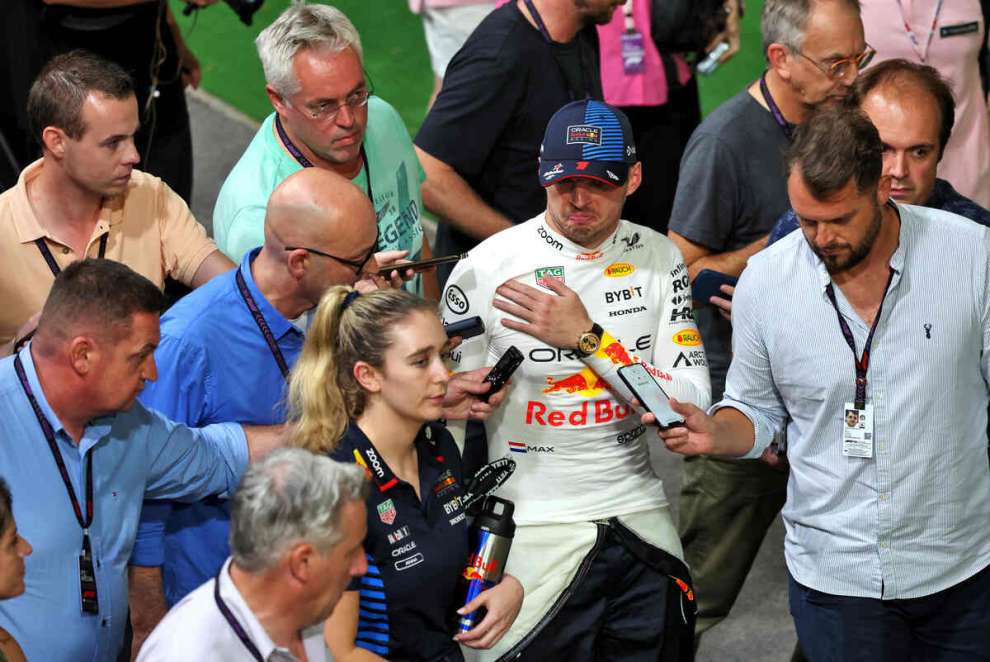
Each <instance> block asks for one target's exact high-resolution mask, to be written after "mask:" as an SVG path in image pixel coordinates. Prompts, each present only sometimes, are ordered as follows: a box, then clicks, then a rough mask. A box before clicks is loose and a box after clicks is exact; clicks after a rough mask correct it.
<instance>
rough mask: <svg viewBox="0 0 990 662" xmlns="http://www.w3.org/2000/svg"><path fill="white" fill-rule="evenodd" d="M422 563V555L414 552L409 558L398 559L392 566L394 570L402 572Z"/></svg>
mask: <svg viewBox="0 0 990 662" xmlns="http://www.w3.org/2000/svg"><path fill="white" fill-rule="evenodd" d="M422 562H423V555H422V554H420V553H419V552H416V553H415V554H413V555H412V556H410V557H407V558H404V559H399V560H398V561H396V562H395V563H394V565H395V569H396V570H398V571H399V572H402V571H403V570H408V569H409V568H411V567H413V566H416V565H419V564H420V563H422Z"/></svg>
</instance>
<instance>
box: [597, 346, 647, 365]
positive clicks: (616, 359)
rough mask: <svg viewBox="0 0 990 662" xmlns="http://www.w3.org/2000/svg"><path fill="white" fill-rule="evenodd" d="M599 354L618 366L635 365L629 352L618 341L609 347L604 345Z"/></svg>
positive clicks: (599, 349)
mask: <svg viewBox="0 0 990 662" xmlns="http://www.w3.org/2000/svg"><path fill="white" fill-rule="evenodd" d="M598 352H599V353H600V354H601V355H602V356H604V357H607V358H608V359H609V360H610V361H612V363H614V364H616V365H629V364H630V363H633V358H632V357H631V356H629V352H627V351H626V348H625V347H623V346H622V343H620V342H618V341H613V342H610V343H609V344H607V345H606V344H604V343H602V346H601V347H599V348H598ZM637 360H638V359H637Z"/></svg>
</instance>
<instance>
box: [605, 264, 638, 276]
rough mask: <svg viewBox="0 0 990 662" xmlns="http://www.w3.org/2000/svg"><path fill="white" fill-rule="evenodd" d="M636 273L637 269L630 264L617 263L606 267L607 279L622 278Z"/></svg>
mask: <svg viewBox="0 0 990 662" xmlns="http://www.w3.org/2000/svg"><path fill="white" fill-rule="evenodd" d="M634 271H636V267H634V266H633V265H631V264H629V263H628V262H615V263H613V264H610V265H608V266H607V267H605V271H604V273H605V277H606V278H622V277H623V276H628V275H629V274H631V273H632V272H634Z"/></svg>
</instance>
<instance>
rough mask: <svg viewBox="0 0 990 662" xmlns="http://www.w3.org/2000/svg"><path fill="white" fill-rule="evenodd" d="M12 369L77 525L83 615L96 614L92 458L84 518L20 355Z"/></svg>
mask: <svg viewBox="0 0 990 662" xmlns="http://www.w3.org/2000/svg"><path fill="white" fill-rule="evenodd" d="M14 370H15V371H16V372H17V378H18V379H19V380H20V382H21V388H22V389H24V395H26V396H27V399H28V402H30V403H31V409H33V410H34V415H35V417H36V418H37V419H38V424H39V425H40V426H41V431H42V433H43V434H44V435H45V440H46V441H47V442H48V448H49V449H50V450H51V452H52V457H54V458H55V464H56V466H58V473H59V475H61V476H62V483H64V484H65V491H66V492H68V494H69V501H70V502H71V503H72V510H73V512H74V513H75V515H76V521H77V522H79V526H80V527H81V528H82V533H83V539H82V553H81V554H80V555H79V579H80V585H81V592H80V595H81V598H82V609H83V611H84V612H86V613H90V614H96V613H98V612H99V602H98V600H97V595H96V579H95V575H94V573H93V552H92V548H91V547H90V544H89V527H90V526H92V524H93V456H92V454H90V455H89V457H88V458H86V460H85V461H86V515H85V518H84V517H83V509H82V507H81V506H80V505H79V500H78V499H77V498H76V493H75V490H73V489H72V481H71V480H70V479H69V471H68V470H67V469H66V468H65V460H63V459H62V453H61V452H59V450H58V443H57V442H56V440H55V430H53V429H52V425H51V423H49V422H48V419H47V418H46V417H45V414H44V412H43V411H41V405H40V404H38V399H37V398H35V397H34V392H33V391H32V390H31V385H30V384H29V383H28V379H27V374H25V372H24V364H23V363H21V356H20V354H18V355H17V356H16V357H15V358H14Z"/></svg>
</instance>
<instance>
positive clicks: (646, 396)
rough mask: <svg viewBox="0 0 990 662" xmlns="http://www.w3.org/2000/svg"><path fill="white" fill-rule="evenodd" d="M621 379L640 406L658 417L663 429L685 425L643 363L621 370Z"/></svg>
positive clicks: (633, 364)
mask: <svg viewBox="0 0 990 662" xmlns="http://www.w3.org/2000/svg"><path fill="white" fill-rule="evenodd" d="M619 379H621V380H622V382H623V383H624V384H625V385H626V386H627V387H628V388H629V390H630V391H632V394H633V395H635V396H636V399H637V400H639V402H640V404H641V405H643V407H645V408H646V410H647V411H648V412H650V413H651V414H653V415H654V416H656V417H657V425H659V426H660V427H661V428H669V427H674V426H675V425H683V424H684V419H683V418H682V417H681V415H680V414H678V413H677V412H676V411H674V410H673V409H671V408H670V398H668V397H667V394H666V393H665V392H664V390H663V388H661V387H660V384H658V383H657V380H655V379H653V375H651V374H650V373H649V372H648V371H647V370H646V366H644V365H643V364H642V363H631V364H629V365H624V366H622V367H621V368H619Z"/></svg>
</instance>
